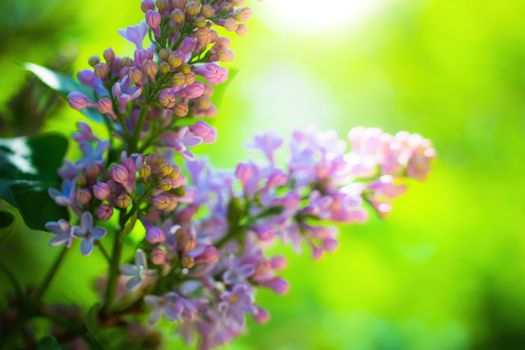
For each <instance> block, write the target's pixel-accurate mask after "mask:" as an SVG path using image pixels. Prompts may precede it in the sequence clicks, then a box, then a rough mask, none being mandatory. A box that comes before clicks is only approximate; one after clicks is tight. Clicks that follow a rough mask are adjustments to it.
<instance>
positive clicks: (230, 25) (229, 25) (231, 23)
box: [218, 18, 237, 32]
mask: <svg viewBox="0 0 525 350" xmlns="http://www.w3.org/2000/svg"><path fill="white" fill-rule="evenodd" d="M218 24H219V25H220V26H222V27H224V29H226V30H227V31H229V32H234V31H236V30H237V22H236V21H235V19H233V18H228V19H223V20H220V21H219V22H218Z"/></svg>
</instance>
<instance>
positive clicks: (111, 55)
mask: <svg viewBox="0 0 525 350" xmlns="http://www.w3.org/2000/svg"><path fill="white" fill-rule="evenodd" d="M103 56H104V59H105V60H106V63H111V62H113V60H114V59H115V52H114V51H113V49H112V48H109V49H106V50H104V54H103Z"/></svg>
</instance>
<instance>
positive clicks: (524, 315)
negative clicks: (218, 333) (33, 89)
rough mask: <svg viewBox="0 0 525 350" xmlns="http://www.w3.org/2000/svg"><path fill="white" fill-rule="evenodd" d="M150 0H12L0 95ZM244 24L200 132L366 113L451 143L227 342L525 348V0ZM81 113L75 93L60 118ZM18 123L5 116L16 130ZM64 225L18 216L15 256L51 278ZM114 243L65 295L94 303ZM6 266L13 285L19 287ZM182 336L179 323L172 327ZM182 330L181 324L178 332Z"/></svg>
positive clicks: (242, 134) (445, 1)
mask: <svg viewBox="0 0 525 350" xmlns="http://www.w3.org/2000/svg"><path fill="white" fill-rule="evenodd" d="M138 4H139V1H138V0H133V1H129V0H113V1H96V0H89V1H88V0H85V1H81V2H71V1H65V0H42V1H40V0H25V1H14V0H13V1H11V0H7V1H2V2H1V3H0V13H1V14H2V19H1V20H0V32H1V33H2V40H1V41H0V72H1V73H2V74H0V106H1V107H0V112H1V111H4V110H5V109H6V103H7V101H8V100H9V99H10V98H11V97H12V96H13V95H14V94H15V93H16V92H17V90H18V89H19V88H20V87H21V85H22V84H23V82H24V79H25V77H26V75H25V73H24V72H23V71H22V70H21V69H20V68H19V66H17V65H16V63H15V62H16V60H23V61H31V62H35V63H39V64H44V65H53V63H57V62H56V60H55V58H56V57H57V54H61V55H62V56H65V57H69V56H71V55H73V57H74V55H76V57H77V58H76V60H75V61H74V68H75V71H76V70H78V69H82V68H85V67H86V65H87V64H86V63H85V62H86V61H87V58H88V57H89V56H90V55H92V54H99V55H100V54H101V53H102V51H103V50H104V49H105V48H106V47H109V46H112V47H114V48H115V50H116V51H117V52H119V53H121V54H125V53H130V52H131V46H130V45H129V44H128V43H126V42H125V41H124V40H122V39H121V38H120V37H119V36H118V34H117V29H118V28H122V27H125V26H127V25H129V24H133V23H136V22H138V20H139V19H141V17H142V14H141V13H140V10H139V6H138ZM250 5H251V6H252V8H253V11H254V14H255V17H254V18H253V19H252V20H250V23H249V28H250V33H249V35H248V36H247V37H244V38H239V39H237V40H235V41H234V44H233V48H234V50H235V53H236V56H237V60H236V61H235V62H234V63H233V64H232V65H231V66H232V68H239V69H240V70H239V74H238V75H237V76H236V77H235V79H234V80H233V82H232V83H231V85H230V86H229V88H228V90H227V93H226V95H225V97H224V100H223V102H222V105H221V108H220V113H219V115H218V116H217V118H216V119H215V121H214V125H215V126H216V127H217V128H218V130H219V134H220V137H219V141H218V142H217V144H215V145H213V146H208V147H202V148H200V151H201V153H207V154H209V156H210V158H211V160H212V162H213V163H214V164H216V165H218V166H221V167H231V166H233V165H234V164H235V163H236V162H237V161H238V160H240V159H242V158H244V157H246V155H247V154H246V153H245V152H244V151H242V150H240V149H241V148H240V146H242V145H243V144H244V143H245V142H246V140H247V139H248V138H249V137H250V135H251V134H253V133H254V132H260V131H264V130H272V129H273V130H276V131H278V132H280V133H282V134H283V135H284V134H287V133H289V132H290V131H291V130H293V129H294V128H301V127H305V126H307V125H309V124H311V123H315V124H317V125H318V126H320V127H322V128H335V129H336V130H338V132H339V134H340V136H341V137H344V136H345V134H346V132H347V130H348V129H350V128H351V127H353V126H356V125H364V126H378V127H381V128H383V129H385V130H387V131H389V132H396V131H397V130H407V131H411V132H418V133H421V134H423V135H425V136H426V137H428V138H430V139H431V140H432V141H433V142H434V145H435V147H436V149H437V152H438V159H437V161H436V162H435V164H434V170H433V172H432V174H431V176H430V177H429V179H428V181H427V182H426V183H423V184H419V183H413V184H411V186H410V189H409V191H408V194H407V195H406V196H405V197H403V198H402V199H400V200H398V201H397V202H396V203H395V210H394V211H393V213H392V214H391V216H390V217H389V218H388V220H386V221H380V220H377V219H373V220H372V221H371V222H370V223H369V224H367V225H362V226H351V227H345V228H343V229H342V233H341V248H340V250H339V251H338V252H337V253H335V254H332V255H329V256H327V257H325V258H324V259H323V260H322V261H321V262H313V261H312V260H311V259H310V257H309V254H307V253H306V252H305V253H304V254H302V255H299V256H296V255H295V254H293V252H292V251H291V249H288V248H284V249H282V248H278V249H277V250H279V251H283V252H285V253H286V255H287V256H288V257H289V269H288V270H287V271H286V272H285V273H284V275H285V277H286V278H287V279H288V280H289V281H290V283H291V285H292V288H291V290H290V293H289V294H288V295H286V296H284V297H279V296H276V295H273V294H271V293H269V292H264V291H263V292H260V293H259V295H258V300H259V302H260V304H261V305H263V306H265V307H267V308H268V309H269V310H270V312H271V315H272V320H271V322H270V323H269V324H267V325H264V326H257V325H254V324H250V331H249V333H248V334H246V335H244V336H242V337H241V338H240V339H238V340H237V341H236V342H235V343H234V344H233V345H230V346H228V347H227V349H277V350H285V349H286V350H288V349H290V350H292V349H524V348H525V283H523V278H524V276H525V229H524V224H525V219H524V217H525V185H524V183H523V182H524V181H523V180H524V179H525V175H524V174H523V171H524V170H525V142H524V137H525V22H524V21H523V14H524V13H525V2H524V1H522V0H502V1H498V2H494V1H488V0H481V1H477V2H473V1H468V0H410V1H407V0H332V1H326V2H325V1H304V0H266V1H262V2H255V1H254V2H253V3H251V4H250ZM78 120H82V117H81V116H80V115H79V114H78V113H77V112H75V111H72V110H70V109H68V108H62V109H60V110H58V111H57V113H56V115H55V116H54V117H53V118H52V119H49V120H45V121H44V126H43V128H44V130H48V131H50V130H54V131H60V132H64V133H69V131H70V130H72V129H73V128H74V124H75V123H76V122H77V121H78ZM4 131H5V130H4ZM48 239H49V235H47V234H45V233H43V232H30V231H28V230H27V229H25V228H24V226H23V224H21V223H17V224H16V227H14V228H13V230H12V232H11V234H10V235H9V236H8V238H7V239H4V240H2V242H1V243H0V261H1V262H3V263H5V264H6V265H8V266H10V267H11V268H12V269H14V270H15V271H16V272H17V275H18V276H20V277H21V279H22V280H23V281H24V282H25V283H37V282H38V281H39V280H40V279H41V278H42V276H43V274H44V272H45V271H46V268H47V266H48V264H49V263H50V261H51V260H52V259H53V256H54V255H55V254H57V251H56V250H53V249H51V248H49V247H48V246H47V241H48ZM103 271H104V262H103V260H102V257H101V256H99V255H96V254H95V255H94V256H92V257H91V258H89V259H86V258H81V257H80V256H79V253H77V252H75V253H74V254H73V255H71V256H70V257H68V264H67V267H66V268H65V269H64V270H63V271H61V273H60V274H59V275H58V278H57V280H56V281H55V283H54V285H53V287H52V290H51V293H50V294H49V295H48V297H49V300H52V301H64V300H68V301H71V302H73V303H76V304H79V305H82V306H86V307H89V306H90V305H92V304H93V303H94V301H95V293H94V292H93V290H92V288H90V286H91V285H92V282H93V280H94V278H95V277H96V276H97V275H98V274H99V273H101V272H103ZM7 287H8V286H7V285H6V283H5V281H4V280H1V279H0V290H5V289H7ZM172 338H174V337H172ZM179 347H182V345H181V343H180V341H178V340H176V339H173V341H170V346H169V348H179Z"/></svg>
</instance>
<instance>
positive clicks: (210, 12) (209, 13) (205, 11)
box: [201, 4, 215, 18]
mask: <svg viewBox="0 0 525 350" xmlns="http://www.w3.org/2000/svg"><path fill="white" fill-rule="evenodd" d="M201 14H202V15H203V16H204V17H206V18H210V17H213V16H214V15H215V10H214V9H213V6H211V5H210V4H206V5H203V6H202V8H201Z"/></svg>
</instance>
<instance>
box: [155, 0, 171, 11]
mask: <svg viewBox="0 0 525 350" xmlns="http://www.w3.org/2000/svg"><path fill="white" fill-rule="evenodd" d="M169 7H170V1H169V0H157V8H158V9H159V11H160V12H164V11H167V10H168V9H169Z"/></svg>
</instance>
